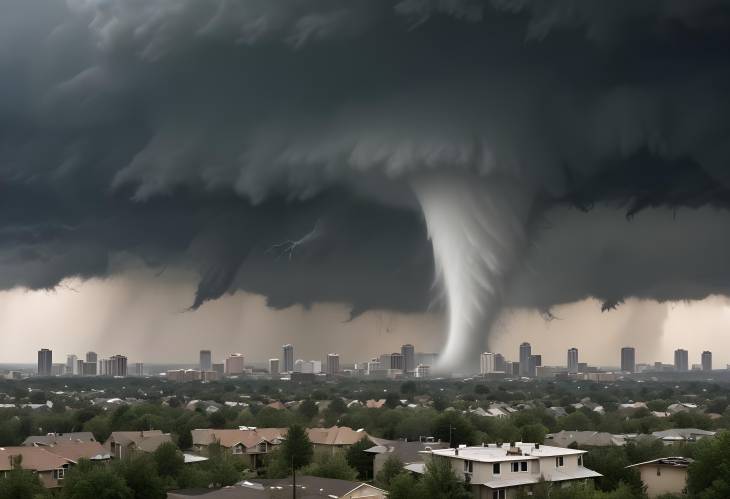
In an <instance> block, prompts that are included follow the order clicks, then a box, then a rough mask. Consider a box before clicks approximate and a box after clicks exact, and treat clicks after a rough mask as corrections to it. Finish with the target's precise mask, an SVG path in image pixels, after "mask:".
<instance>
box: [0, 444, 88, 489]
mask: <svg viewBox="0 0 730 499" xmlns="http://www.w3.org/2000/svg"><path fill="white" fill-rule="evenodd" d="M16 462H19V464H20V467H21V468H23V469H24V470H30V471H33V472H35V473H36V474H37V475H38V478H39V479H40V481H41V483H42V484H43V486H44V487H46V488H49V489H52V488H56V487H60V486H62V485H63V478H64V476H65V474H66V471H68V469H69V468H70V467H71V465H72V464H73V463H72V462H71V461H69V460H68V459H65V458H63V457H61V456H59V455H58V454H54V453H53V452H49V451H48V450H46V449H45V448H42V447H32V446H30V447H0V475H1V476H5V475H7V473H8V472H10V471H11V470H12V469H13V467H14V466H15V464H14V463H16Z"/></svg>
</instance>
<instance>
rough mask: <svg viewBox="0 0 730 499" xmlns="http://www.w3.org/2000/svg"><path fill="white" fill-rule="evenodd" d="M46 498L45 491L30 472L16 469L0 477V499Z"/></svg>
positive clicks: (36, 477) (36, 476)
mask: <svg viewBox="0 0 730 499" xmlns="http://www.w3.org/2000/svg"><path fill="white" fill-rule="evenodd" d="M47 496H48V493H47V491H46V489H45V488H44V487H43V485H42V484H41V482H40V480H39V479H38V475H36V474H35V473H33V472H31V471H27V470H24V469H21V468H20V467H16V468H14V469H13V470H11V471H9V472H8V473H7V475H6V476H5V477H0V499H40V498H45V497H47Z"/></svg>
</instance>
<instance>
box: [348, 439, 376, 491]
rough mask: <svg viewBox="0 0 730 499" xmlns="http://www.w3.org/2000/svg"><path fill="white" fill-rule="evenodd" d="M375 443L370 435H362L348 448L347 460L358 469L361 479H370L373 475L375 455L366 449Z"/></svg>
mask: <svg viewBox="0 0 730 499" xmlns="http://www.w3.org/2000/svg"><path fill="white" fill-rule="evenodd" d="M374 445H375V444H374V443H372V442H371V441H370V439H368V437H362V438H361V439H360V440H358V441H357V442H355V444H353V445H352V446H350V448H349V449H347V462H348V464H349V465H350V466H352V467H353V468H355V469H356V470H357V476H358V477H359V478H360V480H369V479H370V478H372V477H373V476H372V475H373V460H374V459H375V455H374V454H371V453H369V452H365V451H366V450H367V449H369V448H371V447H373V446H374Z"/></svg>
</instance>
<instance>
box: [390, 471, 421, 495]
mask: <svg viewBox="0 0 730 499" xmlns="http://www.w3.org/2000/svg"><path fill="white" fill-rule="evenodd" d="M388 492H389V494H388V498H389V499H422V497H423V494H422V491H421V488H420V486H419V484H418V482H416V479H415V478H413V475H411V474H410V473H407V472H403V473H400V474H398V475H396V476H394V477H393V478H392V479H391V480H390V488H389V489H388Z"/></svg>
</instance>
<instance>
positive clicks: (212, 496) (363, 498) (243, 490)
mask: <svg viewBox="0 0 730 499" xmlns="http://www.w3.org/2000/svg"><path fill="white" fill-rule="evenodd" d="M292 482H293V481H292V478H291V477H289V478H282V479H251V480H246V481H243V482H241V483H239V484H237V485H235V486H233V487H224V488H222V489H217V490H206V489H192V490H175V491H172V492H168V493H167V499H190V498H195V499H289V498H290V497H292V486H293V484H292ZM296 497H297V499H322V498H331V499H386V498H387V497H388V495H387V492H386V491H384V490H383V489H379V488H378V487H375V486H373V485H370V484H367V483H360V482H350V481H348V480H336V479H334V478H320V477H313V476H306V475H305V476H297V477H296Z"/></svg>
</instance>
